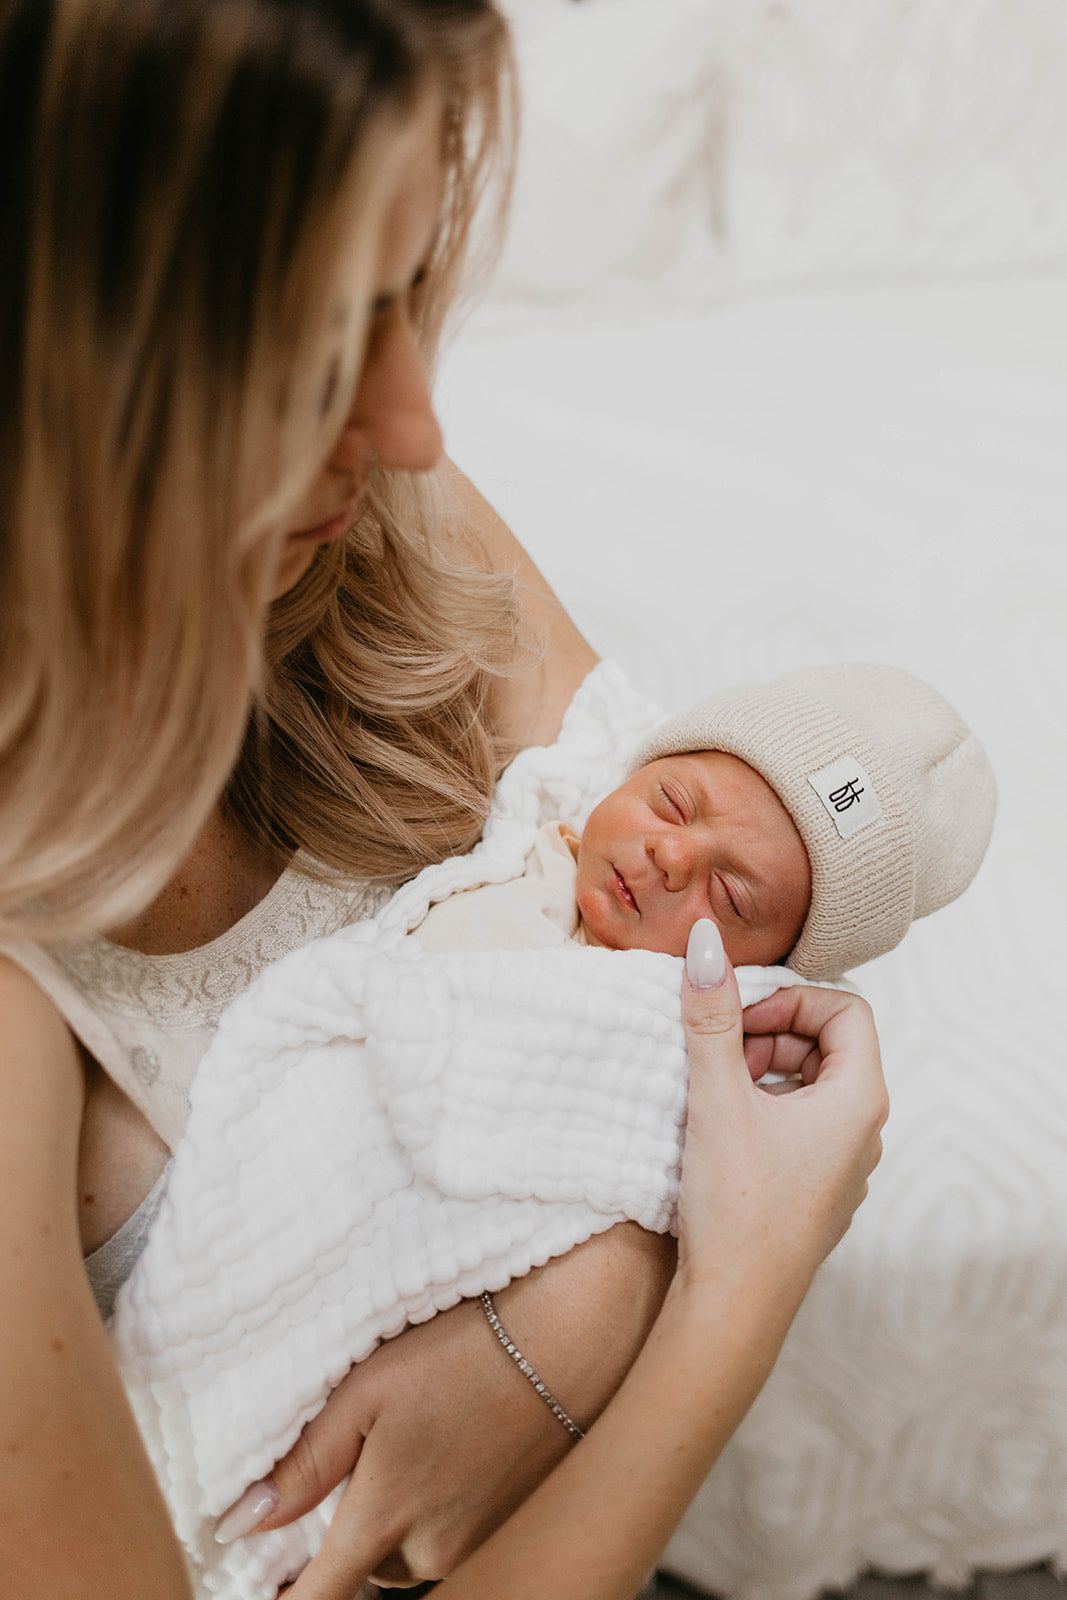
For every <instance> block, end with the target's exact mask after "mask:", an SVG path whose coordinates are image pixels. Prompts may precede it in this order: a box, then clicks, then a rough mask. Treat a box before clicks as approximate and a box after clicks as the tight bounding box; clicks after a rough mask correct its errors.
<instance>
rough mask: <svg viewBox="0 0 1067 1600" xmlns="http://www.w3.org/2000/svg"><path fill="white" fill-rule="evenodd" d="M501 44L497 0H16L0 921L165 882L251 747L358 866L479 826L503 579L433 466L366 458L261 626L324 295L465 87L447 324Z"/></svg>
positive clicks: (314, 424) (269, 786)
mask: <svg viewBox="0 0 1067 1600" xmlns="http://www.w3.org/2000/svg"><path fill="white" fill-rule="evenodd" d="M505 52H506V43H505V33H504V30H503V25H502V23H501V22H500V19H499V18H498V16H497V15H496V13H495V11H493V9H492V6H491V5H490V4H489V3H488V0H484V3H483V0H450V3H448V4H442V3H439V0H438V3H435V0H344V3H343V4H342V3H341V0H303V3H302V4H301V5H299V6H295V5H292V4H285V3H284V0H54V3H52V4H47V3H46V0H16V3H14V4H13V5H9V6H8V7H7V8H6V16H5V20H4V22H3V24H2V25H0V128H2V129H3V135H4V137H3V148H4V151H5V162H6V163H7V166H8V182H7V186H6V191H5V194H6V198H5V199H4V200H3V201H0V207H2V210H0V352H2V356H0V359H2V361H3V373H4V393H3V396H2V397H0V494H2V504H0V519H2V521H0V935H2V936H3V937H4V938H5V939H12V938H24V937H34V938H45V937H59V936H69V935H71V934H73V933H78V932H81V931H83V930H86V929H89V928H105V927H107V926H109V925H111V924H113V923H116V922H119V921H121V920H123V919H124V918H125V917H127V916H129V915H131V914H133V913H134V912H135V911H136V910H138V909H140V908H141V907H142V906H143V905H144V904H146V903H147V901H148V900H149V899H150V898H151V897H152V895H153V894H154V893H156V892H157V891H158V890H159V889H160V888H161V887H162V885H163V884H164V883H165V881H166V880H167V878H168V877H169V876H170V875H171V873H172V872H173V871H174V869H175V867H176V865H177V863H178V861H179V860H180V858H181V856H182V855H183V854H184V853H185V852H186V851H187V850H188V848H189V846H190V845H191V843H192V841H193V839H194V838H195V836H196V834H197V832H198V830H199V828H200V827H201V826H202V824H203V822H204V820H205V818H206V816H207V815H208V813H209V811H210V809H211V807H212V806H213V805H214V804H215V802H216V801H217V800H218V798H219V795H220V793H221V792H222V791H223V789H224V787H225V785H226V783H227V779H228V778H230V784H229V790H228V794H227V799H228V803H229V805H230V807H231V810H232V811H233V813H234V814H235V815H237V816H238V817H239V819H240V820H241V822H242V825H243V826H244V827H245V828H246V829H247V831H248V832H249V834H250V835H251V836H252V837H253V838H255V839H256V840H257V841H258V842H260V843H261V844H262V845H264V847H266V848H269V849H270V850H271V851H273V852H274V853H276V854H278V855H279V856H281V855H282V854H284V853H287V852H288V851H289V850H291V849H292V848H293V847H295V846H296V845H302V846H304V848H305V849H307V850H309V851H310V852H311V853H312V854H313V855H315V856H316V857H317V858H319V859H320V860H321V861H322V862H324V863H325V864H326V865H327V866H330V867H334V868H339V869H342V870H344V871H346V872H349V873H354V874H371V875H375V876H388V877H397V876H402V875H403V874H404V872H405V871H410V870H413V869H414V868H415V867H416V866H418V865H420V864H421V862H422V861H424V860H427V859H434V858H436V857H438V856H440V855H443V854H445V853H446V852H447V851H448V850H450V849H452V848H455V847H457V846H460V845H462V844H464V843H466V842H469V840H470V839H471V837H472V836H473V835H474V834H475V833H476V832H477V827H478V826H479V825H480V819H481V817H482V816H483V815H484V811H485V808H486V804H487V798H488V793H489V789H490V786H491V783H492V778H493V775H494V773H495V771H496V768H497V766H498V764H499V758H500V752H499V751H498V750H497V749H496V747H495V745H494V742H493V739H492V737H491V735H490V734H489V732H488V731H487V729H486V726H485V717H484V703H485V695H486V687H487V683H488V680H489V675H490V674H491V673H493V672H496V671H499V670H503V669H504V667H505V664H506V661H507V660H508V658H509V656H510V653H511V651H512V648H513V643H514V633H515V624H514V611H513V602H512V597H511V593H510V588H509V587H508V586H507V585H506V584H501V582H500V581H499V580H496V579H493V578H491V577H489V576H488V575H483V574H479V573H476V572H459V571H454V570H451V569H449V568H448V567H446V566H443V565H442V564H441V563H440V562H439V561H438V560H436V559H435V558H434V556H433V555H432V553H431V552H432V547H433V545H434V543H435V542H436V539H437V536H438V533H439V530H440V525H441V513H440V509H439V507H438V505H437V501H436V499H435V495H434V492H433V488H432V485H428V486H422V485H419V484H417V483H416V482H415V481H414V479H408V478H406V477H405V475H402V474H388V475H386V474H378V475H376V476H377V477H378V478H380V479H381V480H382V481H378V482H375V483H374V485H373V488H372V494H371V497H370V500H369V502H368V509H367V512H366V514H365V515H364V516H363V518H362V519H361V522H360V525H359V527H358V529H357V530H355V532H354V533H353V535H352V537H351V538H350V540H349V542H348V546H347V548H346V549H344V550H330V551H326V552H324V553H323V555H322V557H321V558H320V559H319V560H317V562H316V563H315V566H314V567H313V568H312V571H311V572H310V573H309V574H308V575H307V576H306V578H305V579H304V580H303V582H302V583H301V584H300V585H298V586H297V590H296V591H295V592H294V594H293V595H292V596H288V597H286V598H285V600H284V601H283V602H281V603H280V604H279V605H278V606H276V607H275V609H274V612H273V614H272V616H271V618H270V628H269V640H268V642H267V645H266V651H264V635H265V631H266V624H267V618H266V614H265V613H266V591H267V586H268V584H269V582H270V580H271V576H272V573H273V570H274V563H275V562H276V559H277V548H278V544H277V540H278V537H279V536H280V535H279V529H280V528H281V527H284V521H283V520H282V519H283V518H284V514H285V511H286V510H287V509H290V508H291V506H292V505H293V504H294V503H295V500H296V499H297V498H298V497H299V495H300V494H301V493H302V492H303V490H304V488H306V485H307V483H308V481H309V480H310V478H311V477H312V476H313V474H314V472H315V470H316V468H317V466H318V464H319V463H321V461H322V460H323V459H324V458H325V455H326V453H327V452H328V449H329V444H330V440H331V437H332V435H331V429H332V430H333V432H334V433H335V432H336V429H337V427H338V425H339V418H338V416H337V408H336V406H332V407H329V408H327V411H326V414H325V415H323V414H322V405H321V398H322V387H323V382H324V373H325V371H326V368H327V364H328V358H329V353H330V340H331V338H333V337H335V335H334V334H332V333H331V326H330V320H331V313H332V311H333V308H334V306H335V304H336V300H337V296H338V293H339V287H338V286H339V282H340V278H341V273H342V271H343V273H344V274H345V284H346V292H347V294H348V295H349V296H350V295H351V294H352V292H353V288H355V290H356V292H357V293H358V294H360V295H361V297H362V300H363V301H364V302H368V303H369V299H370V296H371V294H372V288H373V286H372V281H371V274H372V271H373V259H372V258H373V252H374V250H375V247H376V244H377V238H378V229H379V226H380V217H381V214H382V209H383V206H384V203H385V199H386V197H387V192H388V191H387V175H388V172H389V161H388V154H389V145H390V140H391V138H392V137H393V136H394V130H395V129H396V127H397V125H398V121H399V120H400V119H403V118H405V117H407V116H408V115H410V113H411V109H412V107H413V106H414V104H415V103H416V100H417V98H418V96H419V94H420V93H421V92H422V91H423V90H424V88H425V87H426V86H427V85H428V84H429V83H435V84H436V85H438V86H440V87H441V88H443V89H444V103H445V106H446V113H445V125H444V143H445V159H446V169H447V178H448V188H447V200H446V206H445V215H444V225H443V227H442V229H441V231H440V236H439V240H438V244H437V246H436V248H435V252H434V260H433V262H432V263H431V264H430V265H431V270H430V271H429V273H428V274H427V279H426V282H425V283H424V284H423V285H422V286H421V287H420V288H419V289H418V290H417V291H416V293H417V303H416V305H415V307H414V310H415V314H416V315H417V317H418V322H419V327H420V330H421V333H422V337H423V341H424V344H425V348H426V351H427V354H428V355H430V354H432V351H433V349H434V348H435V345H436V340H437V337H438V335H439V333H440V329H441V324H442V321H443V318H444V315H445V312H446V309H447V306H448V303H449V301H450V299H451V297H452V294H453V291H454V288H455V283H456V279H457V275H458V272H459V269H460V263H461V260H462V256H463V249H464V245H465V241H466V236H467V233H468V231H469V225H470V219H471V215H472V211H473V208H474V205H475V203H476V201H477V196H478V193H479V190H480V188H481V187H482V186H483V184H484V181H485V177H486V174H487V172H488V171H489V170H490V168H491V165H492V157H493V155H494V152H495V151H496V150H497V149H498V148H499V147H500V139H499V130H500V126H501V121H502V116H503V112H504V110H505V109H506V102H505V101H504V100H503V99H502V87H501V86H502V84H504V83H506V77H505V75H504V72H503V63H504V57H505ZM353 216H355V217H358V219H359V224H360V226H359V233H358V237H357V238H356V239H355V240H354V241H353V239H352V237H351V235H352V226H351V219H352V217H353ZM344 399H345V396H344V394H341V396H340V397H339V403H343V401H344ZM254 696H255V704H256V706H257V712H256V715H255V716H254V717H253V718H252V722H251V725H250V723H249V716H250V709H251V707H252V705H253V697H254ZM242 746H243V750H242ZM239 754H240V759H239V760H238V756H239ZM235 762H237V766H236V770H235ZM231 774H232V777H231Z"/></svg>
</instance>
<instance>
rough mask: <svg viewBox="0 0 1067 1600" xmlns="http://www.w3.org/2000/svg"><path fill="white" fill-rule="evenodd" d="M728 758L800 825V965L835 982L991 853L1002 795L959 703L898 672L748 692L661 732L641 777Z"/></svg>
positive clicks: (959, 885)
mask: <svg viewBox="0 0 1067 1600" xmlns="http://www.w3.org/2000/svg"><path fill="white" fill-rule="evenodd" d="M693 750H722V751H725V752H726V753H727V754H728V755H733V756H739V757H740V759H741V760H742V761H744V762H746V763H747V764H748V766H750V767H752V768H754V769H755V771H756V772H758V773H759V774H760V776H761V777H762V778H765V779H766V781H767V782H768V783H769V784H770V786H771V788H772V789H773V790H774V791H775V793H776V794H777V795H778V798H779V799H780V800H781V801H782V804H783V805H784V806H785V807H786V809H787V811H788V812H789V814H790V816H791V817H792V819H793V821H794V822H795V823H796V826H797V829H798V831H799V833H800V836H801V838H802V839H803V841H804V844H805V847H806V849H807V852H808V859H809V861H810V862H811V905H810V907H809V909H808V915H807V918H806V919H805V922H804V926H803V928H802V929H801V932H800V937H799V939H798V940H797V942H796V945H795V946H794V948H793V950H792V952H791V954H790V955H789V957H788V962H787V964H788V965H789V966H790V967H792V968H793V969H794V970H795V971H796V972H799V973H800V974H801V975H802V976H803V977H805V978H833V977H837V976H839V975H840V974H841V973H843V972H844V971H846V970H847V969H848V968H849V967H857V966H859V965H860V964H861V963H862V962H864V961H872V960H873V959H874V957H875V956H880V955H884V954H885V952H886V951H887V950H892V949H893V947H894V946H895V945H897V944H899V942H900V940H901V939H902V938H903V937H904V935H905V933H906V932H907V930H908V928H909V926H910V924H911V923H912V921H913V920H914V919H915V918H916V917H925V916H928V915H929V913H930V912H931V911H937V910H938V908H939V907H940V906H943V905H947V904H948V902H949V901H950V900H954V899H955V898H956V896H957V895H960V894H962V893H963V891H964V889H966V887H967V885H968V884H969V883H970V881H971V879H972V878H973V877H974V875H975V873H976V872H977V870H978V867H979V865H980V864H981V861H982V857H983V856H984V854H985V850H986V846H987V844H988V843H989V835H990V832H991V831H992V827H993V814H994V811H995V810H996V784H995V781H994V778H993V771H992V768H991V767H990V765H989V760H988V758H987V756H986V754H985V751H984V750H983V749H982V746H981V745H980V744H979V742H978V740H977V739H976V738H975V737H974V735H973V734H972V733H971V731H970V730H969V728H968V727H967V725H966V723H965V722H964V721H963V719H962V718H961V717H960V716H959V714H958V712H956V711H955V710H954V709H953V707H952V706H950V705H949V703H948V701H947V700H945V699H944V698H943V696H941V695H940V694H938V692H937V690H936V689H932V688H931V687H930V685H929V684H927V683H923V682H922V680H921V679H919V678H914V677H912V675H911V674H910V673H908V672H903V671H901V670H900V669H899V668H898V667H884V666H876V665H873V664H872V663H869V662H855V663H843V664H839V665H835V666H824V667H805V668H802V669H801V670H800V671H798V672H787V673H784V674H783V675H782V676H781V677H780V678H773V679H772V680H771V681H770V682H769V683H749V684H741V685H739V686H738V687H737V688H734V689H726V690H724V691H723V692H722V693H721V694H715V695H712V696H711V698H710V699H708V700H702V701H701V702H700V703H699V705H696V706H694V707H693V708H692V710H690V711H685V712H683V713H682V714H681V715H680V716H677V717H671V718H668V720H667V721H665V722H661V723H660V724H659V725H658V726H657V727H655V728H653V730H652V732H651V734H650V735H649V736H648V738H647V739H646V740H645V741H644V743H643V744H642V745H641V747H640V749H639V750H638V752H637V755H636V756H635V758H634V761H633V763H632V766H631V771H636V770H637V768H638V767H643V766H645V765H646V763H647V762H649V761H655V760H657V759H659V757H661V756H668V755H683V754H686V753H687V752H690V751H693Z"/></svg>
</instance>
